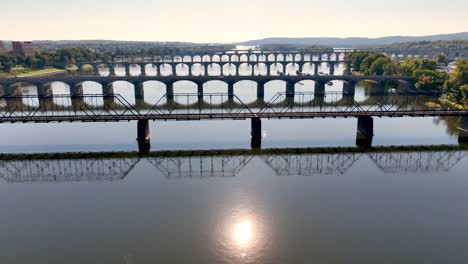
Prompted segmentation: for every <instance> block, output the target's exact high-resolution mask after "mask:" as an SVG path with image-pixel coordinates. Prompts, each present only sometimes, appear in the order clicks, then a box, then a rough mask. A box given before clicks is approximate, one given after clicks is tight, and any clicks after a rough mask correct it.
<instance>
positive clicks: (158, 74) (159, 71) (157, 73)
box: [154, 64, 161, 76]
mask: <svg viewBox="0 0 468 264" xmlns="http://www.w3.org/2000/svg"><path fill="white" fill-rule="evenodd" d="M154 67H156V75H157V76H161V65H157V64H155V65H154Z"/></svg>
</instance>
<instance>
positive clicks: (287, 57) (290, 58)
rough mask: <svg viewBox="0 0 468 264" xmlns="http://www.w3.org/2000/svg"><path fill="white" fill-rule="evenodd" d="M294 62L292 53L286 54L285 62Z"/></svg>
mask: <svg viewBox="0 0 468 264" xmlns="http://www.w3.org/2000/svg"><path fill="white" fill-rule="evenodd" d="M293 60H294V55H293V54H292V53H288V54H286V61H287V62H290V61H293Z"/></svg>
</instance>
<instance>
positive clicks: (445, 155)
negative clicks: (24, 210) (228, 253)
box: [0, 146, 468, 183]
mask: <svg viewBox="0 0 468 264" xmlns="http://www.w3.org/2000/svg"><path fill="white" fill-rule="evenodd" d="M430 149H431V147H428V149H427V150H424V151H417V150H405V147H402V150H400V151H395V150H393V151H385V150H384V149H382V150H381V152H380V151H379V150H378V149H376V151H375V152H368V153H366V152H353V151H347V152H337V153H335V152H334V153H327V152H326V149H324V150H323V151H325V153H303V154H288V153H284V154H281V153H278V154H261V153H260V154H259V155H256V154H240V155H226V154H224V153H223V151H220V154H219V155H216V154H210V155H207V156H197V155H194V156H181V157H178V156H174V157H145V158H139V157H131V156H129V157H122V158H112V157H109V158H106V157H103V158H65V159H54V158H42V159H34V158H27V159H22V158H24V155H22V157H18V158H15V157H14V155H9V157H8V159H0V178H3V180H4V181H5V182H7V183H47V182H94V181H110V182H113V181H121V180H123V179H125V178H126V177H127V175H128V174H130V173H131V171H132V170H133V168H134V167H135V166H136V165H137V164H138V163H139V162H141V161H146V162H149V163H150V164H152V165H153V166H154V167H155V169H156V170H157V171H158V173H160V174H161V175H163V176H164V177H165V178H166V179H168V180H174V179H211V178H230V177H235V176H237V175H239V174H240V173H241V172H242V170H243V168H244V167H245V166H247V165H248V164H249V163H250V162H251V161H252V159H254V158H255V159H257V158H259V159H260V160H262V161H263V162H264V163H265V164H266V165H267V166H268V167H270V168H271V169H272V171H273V172H274V173H275V174H276V175H277V176H320V175H343V174H345V173H346V172H347V171H348V170H349V169H350V168H351V167H352V166H353V165H354V164H355V163H356V162H358V161H359V160H362V159H363V158H368V159H370V160H372V161H373V163H375V165H376V167H377V168H379V169H380V170H381V171H382V172H383V173H385V174H401V173H418V172H420V173H436V172H449V171H450V170H451V169H452V168H454V167H455V166H456V165H457V164H458V163H460V162H462V161H463V160H465V159H466V157H467V155H468V152H467V151H466V150H464V149H449V150H437V146H436V147H435V149H436V150H435V151H431V150H430ZM286 151H287V150H286ZM331 151H334V150H331ZM225 152H229V150H227V151H225ZM279 152H281V151H279ZM64 155H65V156H66V154H64ZM257 160H258V159H257Z"/></svg>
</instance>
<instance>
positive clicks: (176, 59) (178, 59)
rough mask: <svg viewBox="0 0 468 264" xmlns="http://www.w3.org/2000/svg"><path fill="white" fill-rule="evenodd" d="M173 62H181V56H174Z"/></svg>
mask: <svg viewBox="0 0 468 264" xmlns="http://www.w3.org/2000/svg"><path fill="white" fill-rule="evenodd" d="M174 62H183V59H182V56H180V55H176V56H174Z"/></svg>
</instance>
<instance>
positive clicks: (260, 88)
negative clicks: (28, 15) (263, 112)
mask: <svg viewBox="0 0 468 264" xmlns="http://www.w3.org/2000/svg"><path fill="white" fill-rule="evenodd" d="M264 98H265V84H264V83H262V82H259V83H257V99H262V100H263V99H264Z"/></svg>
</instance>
